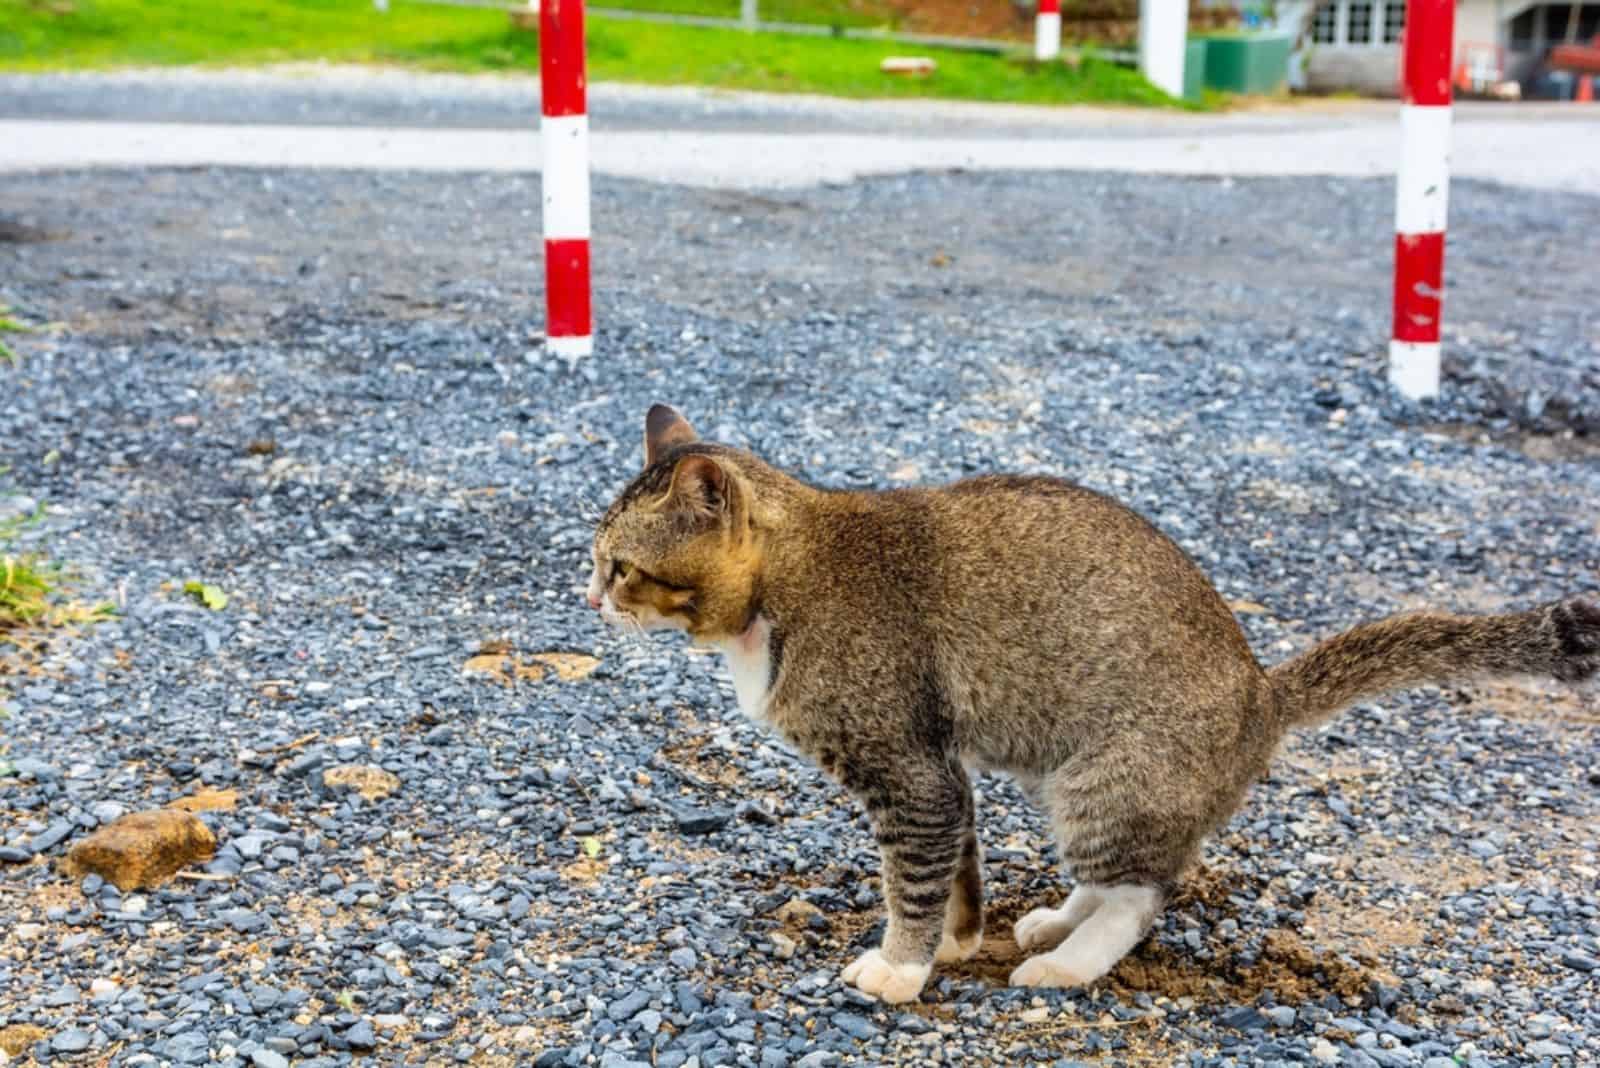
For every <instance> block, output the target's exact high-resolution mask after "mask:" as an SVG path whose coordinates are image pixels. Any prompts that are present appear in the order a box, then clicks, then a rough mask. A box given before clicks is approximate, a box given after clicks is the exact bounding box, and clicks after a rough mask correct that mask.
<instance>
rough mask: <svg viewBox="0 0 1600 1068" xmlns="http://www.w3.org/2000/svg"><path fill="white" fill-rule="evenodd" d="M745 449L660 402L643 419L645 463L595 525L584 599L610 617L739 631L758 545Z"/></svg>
mask: <svg viewBox="0 0 1600 1068" xmlns="http://www.w3.org/2000/svg"><path fill="white" fill-rule="evenodd" d="M741 456H743V454H742V453H739V452H738V451H736V450H734V449H730V448H727V447H726V446H722V445H713V444H711V443H709V442H701V441H700V440H699V438H698V437H697V436H696V435H695V432H694V428H693V427H691V426H690V425H689V423H688V421H687V420H685V419H684V418H683V416H681V415H679V414H678V413H677V412H676V411H674V410H673V409H672V408H669V407H667V406H666V405H664V404H657V405H654V406H653V407H651V409H650V412H649V414H648V415H646V416H645V422H644V470H643V471H641V472H640V473H639V475H638V476H637V477H636V478H634V480H633V481H632V482H631V483H629V484H628V486H627V488H626V489H624V490H623V491H622V493H621V494H619V495H618V497H617V499H616V500H615V501H613V502H612V504H611V507H610V508H608V509H607V510H606V514H605V516H604V518H602V519H601V520H600V525H599V527H597V528H596V530H595V535H594V545H593V547H592V550H591V553H592V557H593V564H594V571H593V573H592V574H591V575H590V577H589V590H588V600H589V605H590V607H592V608H596V609H598V610H599V611H600V613H601V615H602V616H603V617H604V618H605V619H606V621H607V622H608V623H613V624H617V625H621V626H629V627H634V628H637V629H639V630H655V629H660V628H674V629H678V630H687V631H689V632H690V633H692V634H695V635H696V636H698V637H702V638H707V639H717V638H724V637H732V636H734V635H737V634H738V633H739V632H740V631H741V630H742V629H743V628H744V627H745V626H746V625H747V624H748V622H749V618H748V616H749V613H750V602H751V598H752V596H753V592H752V591H753V588H754V585H755V579H756V574H757V572H758V571H759V566H760V560H759V557H760V554H759V552H758V551H757V548H756V545H755V539H754V535H753V531H752V530H751V524H750V508H749V493H750V489H749V486H748V485H747V484H746V483H745V481H744V480H743V479H742V478H741V476H740V473H739V470H740V457H741Z"/></svg>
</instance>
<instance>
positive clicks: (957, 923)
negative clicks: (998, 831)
mask: <svg viewBox="0 0 1600 1068" xmlns="http://www.w3.org/2000/svg"><path fill="white" fill-rule="evenodd" d="M981 945H983V847H982V846H981V845H979V844H978V833H977V831H976V829H974V828H973V827H970V826H969V827H968V828H967V834H966V837H965V838H964V839H962V842H961V860H960V863H959V865H958V867H957V868H956V881H955V885H954V886H953V887H952V888H951V891H950V902H949V904H948V905H946V906H945V911H944V937H943V938H942V939H940V941H939V949H938V951H937V952H936V953H934V955H933V959H934V960H936V961H940V962H941V963H947V962H950V961H961V960H967V959H968V958H970V957H971V956H972V955H973V954H974V953H976V952H978V947H979V946H981Z"/></svg>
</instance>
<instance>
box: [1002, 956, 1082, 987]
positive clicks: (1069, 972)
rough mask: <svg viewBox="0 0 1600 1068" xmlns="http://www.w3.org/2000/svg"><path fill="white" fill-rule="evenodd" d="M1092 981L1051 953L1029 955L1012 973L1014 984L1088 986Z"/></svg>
mask: <svg viewBox="0 0 1600 1068" xmlns="http://www.w3.org/2000/svg"><path fill="white" fill-rule="evenodd" d="M1090 981H1092V980H1085V979H1084V978H1083V977H1082V976H1080V975H1079V974H1078V973H1077V970H1076V969H1074V968H1072V967H1071V966H1070V965H1068V964H1065V963H1063V962H1062V961H1060V960H1058V959H1056V958H1055V956H1054V954H1051V953H1042V954H1040V955H1039V956H1037V957H1029V958H1028V959H1027V960H1025V961H1023V962H1022V963H1021V964H1019V965H1017V970H1016V971H1014V972H1012V973H1011V985H1012V986H1049V987H1071V986H1088V985H1089V982H1090Z"/></svg>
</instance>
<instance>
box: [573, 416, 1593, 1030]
mask: <svg viewBox="0 0 1600 1068" xmlns="http://www.w3.org/2000/svg"><path fill="white" fill-rule="evenodd" d="M644 455H645V467H644V470H643V472H641V473H640V474H639V475H638V476H637V477H636V478H634V480H633V481H632V483H631V484H630V485H628V487H627V488H626V489H625V490H623V492H622V494H621V496H619V497H618V498H617V499H616V501H615V502H614V503H613V504H612V505H611V507H610V508H609V510H608V511H607V512H606V514H605V516H604V518H603V519H602V520H601V522H600V524H599V527H598V529H597V530H596V532H595V538H594V546H593V557H594V573H593V576H592V578H591V580H590V583H589V589H588V601H589V604H590V606H591V607H593V608H596V609H598V610H599V611H600V612H601V613H602V614H603V615H604V617H605V618H606V619H607V620H608V621H609V622H612V623H616V624H621V625H625V626H629V627H632V628H635V629H639V630H649V629H654V628H675V629H678V630H683V631H687V632H688V633H689V635H690V636H691V637H692V639H693V640H694V641H695V642H696V643H699V644H704V645H708V646H712V647H715V648H717V649H720V650H721V651H722V652H723V653H724V654H726V656H727V660H728V665H729V667H730V669H731V671H732V674H733V683H734V689H735V691H736V693H737V695H738V700H739V705H740V707H741V708H742V709H743V710H744V711H745V712H746V713H747V714H748V715H750V716H751V717H752V718H754V719H756V720H759V721H761V722H763V723H765V724H768V725H770V727H771V728H772V729H774V730H776V731H777V732H778V733H779V734H781V735H782V736H783V737H784V738H785V739H787V741H788V742H789V743H790V744H792V745H793V746H794V747H795V748H796V749H798V750H799V751H800V752H802V753H804V754H805V755H806V756H808V757H809V758H810V759H812V760H814V761H815V762H816V763H817V764H818V765H820V766H821V767H822V768H823V769H824V770H825V771H826V772H827V773H828V774H829V775H831V776H833V777H834V778H835V779H837V780H838V781H839V782H840V783H842V784H843V785H844V786H845V788H846V789H848V790H849V791H850V792H851V793H852V794H854V795H855V796H856V797H857V798H858V799H859V800H860V802H861V804H862V805H864V806H865V808H866V810H867V813H868V815H869V816H870V817H871V821H872V825H873V829H874V832H875V834H876V837H877V842H878V847H879V849H880V852H881V856H882V871H883V895H884V899H885V901H886V903H887V906H888V914H889V915H888V924H887V926H886V928H885V932H884V936H883V942H882V944H881V945H880V946H879V947H878V948H876V949H873V950H871V951H869V952H867V953H866V954H864V955H863V956H861V957H860V958H859V959H857V960H856V961H855V962H853V963H852V964H850V965H849V966H848V967H847V968H845V970H844V979H845V981H847V982H850V983H853V984H855V985H856V986H857V987H859V988H860V989H861V990H863V991H865V992H867V993H868V994H873V995H876V996H878V997H880V998H882V999H883V1000H885V1001H890V1002H900V1001H906V1000H908V999H911V998H915V997H916V996H917V995H918V993H919V992H920V991H921V990H922V987H923V984H924V983H925V982H926V981H927V978H928V974H929V972H930V970H931V969H932V966H933V964H934V962H935V961H953V960H962V959H965V958H967V957H970V956H971V955H972V954H973V953H975V952H976V951H977V949H978V945H979V942H980V940H981V939H982V935H983V900H982V865H981V859H980V853H979V846H978V836H977V833H976V831H975V829H974V825H973V804H972V790H971V786H970V783H969V780H968V775H969V773H970V772H972V771H975V770H994V771H1002V772H1006V773H1009V774H1010V775H1012V776H1014V777H1015V778H1016V780H1017V781H1018V782H1019V783H1020V784H1021V785H1022V787H1023V789H1024V790H1025V792H1026V793H1027V794H1028V795H1029V796H1030V797H1031V798H1032V799H1033V800H1034V801H1035V802H1036V803H1037V804H1038V805H1039V806H1040V807H1041V808H1042V809H1043V811H1044V812H1045V813H1046V814H1047V815H1048V816H1049V818H1050V821H1051V823H1052V824H1053V827H1054V830H1055V834H1056V837H1057V839H1058V841H1059V843H1060V852H1061V857H1062V859H1063V860H1064V861H1065V862H1066V865H1067V867H1068V868H1069V869H1070V871H1071V874H1072V876H1073V877H1074V879H1075V880H1076V885H1075V887H1074V889H1073V890H1072V893H1071V894H1070V895H1069V896H1068V897H1067V899H1066V901H1065V903H1064V904H1062V905H1061V907H1059V908H1040V909H1035V910H1033V911H1032V912H1030V913H1028V914H1027V915H1026V916H1024V917H1022V919H1020V920H1019V921H1018V922H1017V924H1016V927H1015V935H1016V941H1017V944H1018V946H1020V947H1021V948H1022V949H1023V950H1024V951H1026V952H1030V953H1033V954H1034V955H1033V956H1030V957H1029V958H1028V959H1027V960H1025V961H1024V962H1023V963H1022V964H1021V965H1019V966H1018V967H1017V969H1016V970H1015V971H1014V972H1013V973H1012V975H1011V982H1012V983H1013V984H1014V985H1018V986H1079V985H1083V984H1088V983H1092V982H1094V981H1095V980H1097V979H1099V978H1100V977H1101V976H1103V975H1105V974H1106V973H1107V972H1108V971H1109V970H1110V969H1111V968H1112V967H1113V966H1114V965H1115V964H1116V963H1117V961H1118V960H1120V959H1121V958H1122V957H1123V955H1124V954H1126V953H1127V952H1128V951H1129V950H1130V949H1132V948H1133V947H1134V946H1135V944H1137V943H1138V942H1139V940H1140V939H1141V938H1143V937H1144V935H1145V933H1146V932H1147V931H1148V929H1149V928H1150V926H1151V924H1152V922H1153V921H1154V920H1155V918H1156V915H1157V914H1158V912H1159V910H1160V909H1161V908H1162V905H1163V903H1164V902H1165V901H1166V899H1167V898H1168V896H1169V895H1170V894H1171V893H1172V891H1173V889H1174V886H1175V885H1176V883H1177V881H1178V879H1179V877H1180V876H1181V875H1182V873H1183V871H1184V869H1185V867H1186V866H1187V865H1188V864H1189V863H1190V862H1191V861H1192V860H1193V859H1194V857H1195V855H1196V852H1197V851H1198V849H1199V847H1200V844H1201V841H1202V839H1204V838H1205V836H1206V835H1207V834H1209V833H1210V832H1211V831H1213V830H1215V829H1216V828H1217V827H1218V826H1220V825H1221V824H1222V823H1223V822H1225V821H1226V820H1227V819H1228V817H1229V815H1230V814H1231V813H1232V812H1233V811H1234V810H1235V809H1236V808H1237V807H1238V805H1239V803H1240V800H1241V799H1242V797H1243V795H1244V792H1245V790H1246V788H1247V787H1248V786H1249V784H1250V782H1251V781H1252V780H1253V779H1255V778H1256V777H1258V776H1260V775H1261V774H1262V773H1263V772H1264V771H1265V770H1266V768H1267V764H1268V761H1269V760H1271V758H1272V756H1273V753H1274V751H1275V749H1276V748H1277V746H1278V743H1279V741H1280V740H1281V739H1282V737H1283V735H1284V732H1285V730H1287V729H1288V728H1290V727H1295V726H1303V725H1307V724H1314V723H1318V722H1321V721H1322V720H1325V719H1327V718H1328V717H1330V716H1332V715H1333V714H1334V713H1336V712H1338V711H1339V710H1340V709H1342V708H1344V707H1345V706H1347V705H1349V704H1350V703H1352V702H1354V701H1358V700H1361V699H1363V698H1368V697H1373V696H1376V695H1378V694H1382V693H1384V692H1385V691H1388V690H1393V689H1397V688H1400V687H1407V686H1416V685H1420V684H1424V683H1442V682H1446V681H1449V680H1458V679H1464V678H1468V677H1473V676H1497V675H1512V674H1529V675H1547V676H1554V677H1556V678H1558V679H1564V680H1568V681H1573V682H1576V681H1579V680H1582V679H1585V678H1588V677H1589V676H1591V675H1592V674H1593V673H1594V672H1595V671H1596V669H1597V668H1600V605H1597V604H1596V603H1595V602H1593V601H1589V600H1583V599H1579V598H1573V599H1569V600H1564V601H1559V602H1556V603H1553V604H1548V605H1545V606H1543V607H1540V608H1535V609H1532V610H1529V611H1525V612H1515V613H1510V614H1505V615H1490V616H1458V615H1447V614H1444V613H1438V612H1418V613H1412V614H1407V615H1399V616H1392V617H1390V618H1387V619H1384V620H1381V621H1379V622H1376V623H1367V624H1364V625H1362V626H1358V627H1356V628H1354V629H1353V630H1350V631H1347V632H1345V633H1343V634H1341V635H1339V636H1337V637H1335V638H1332V639H1330V640H1328V641H1325V642H1323V643H1322V644H1321V645H1318V646H1316V647H1315V648H1313V649H1311V650H1310V651H1309V652H1307V653H1305V654H1304V655H1302V656H1299V657H1296V658H1295V659H1293V660H1290V661H1289V662H1287V663H1285V664H1279V665H1277V666H1276V667H1273V668H1270V669H1267V670H1263V669H1262V668H1261V666H1260V665H1259V664H1257V663H1256V660H1255V657H1254V656H1252V655H1251V652H1250V648H1249V646H1248V645H1247V644H1246V642H1245V638H1244V634H1243V632H1242V631H1241V630H1240V628H1239V625H1238V623H1237V621H1236V620H1235V619H1234V617H1233V614H1232V613H1231V612H1230V611H1229V609H1228V606H1227V605H1226V604H1225V603H1224V602H1223V600H1222V598H1221V597H1220V596H1219V595H1218V594H1217V592H1216V590H1215V589H1214V588H1213V587H1212V586H1211V584H1210V583H1209V582H1208V581H1207V580H1206V578H1205V576H1204V575H1202V574H1201V573H1200V571H1199V569H1198V568H1197V567H1196V566H1195V565H1194V564H1193V563H1192V562H1191V561H1190V560H1189V559H1188V557H1186V556H1185V555H1184V553H1183V551H1182V550H1180V549H1179V548H1178V546H1177V545H1175V544H1174V543H1173V542H1172V541H1171V540H1170V539H1168V538H1167V537H1166V536H1165V535H1163V534H1161V533H1160V532H1159V531H1157V530H1156V529H1155V528H1154V527H1152V526H1151V525H1150V524H1149V523H1147V522H1146V521H1145V520H1144V519H1142V518H1140V517H1139V516H1138V515H1136V514H1135V513H1134V512H1132V511H1130V510H1128V509H1127V508H1124V507H1123V506H1121V505H1119V504H1117V503H1116V502H1114V501H1112V500H1110V499H1108V498H1106V497H1103V496H1101V495H1100V494H1098V493H1095V492H1092V491H1090V490H1087V489H1084V488H1082V487H1080V486H1076V485H1073V484H1072V483H1069V482H1065V481H1062V480H1059V479H1055V478H1046V477H1020V476H1010V475H993V476H984V477H979V478H972V479H968V480H966V481H964V482H958V483H956V484H954V485H951V486H946V487H943V488H938V489H899V490H893V491H888V492H877V493H868V492H843V491H835V490H824V489H818V488H816V487H814V486H810V485H807V484H805V483H803V482H800V481H798V480H796V479H794V478H792V477H790V476H788V475H786V474H783V473H782V472H780V471H777V470H775V469H774V468H772V467H770V466H768V465H767V464H765V463H763V462H762V461H761V460H759V459H757V458H756V457H755V456H752V455H751V454H750V453H748V452H745V451H742V450H739V449H734V448H729V447H726V446H722V445H714V444H710V443H704V442H700V441H698V440H697V439H696V436H695V433H694V431H693V430H692V429H691V428H690V426H689V424H688V423H687V422H685V421H684V419H683V417H682V416H680V415H679V414H678V413H677V412H676V411H674V410H673V409H671V408H668V407H666V406H664V405H656V406H655V407H653V408H651V409H650V412H649V415H648V416H647V417H646V420H645V449H644Z"/></svg>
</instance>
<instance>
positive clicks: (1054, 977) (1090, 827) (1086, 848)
mask: <svg viewBox="0 0 1600 1068" xmlns="http://www.w3.org/2000/svg"><path fill="white" fill-rule="evenodd" d="M1130 752H1131V753H1134V754H1138V757H1136V758H1133V759H1130V758H1129V757H1128V756H1127V754H1128V753H1130ZM1139 758H1144V759H1139ZM1152 758H1153V759H1152ZM1174 763H1176V762H1175V761H1173V760H1172V759H1171V754H1169V753H1165V752H1161V751H1159V746H1151V745H1150V744H1148V743H1145V742H1140V743H1139V744H1133V743H1128V742H1126V741H1125V740H1124V742H1123V744H1117V745H1107V746H1106V747H1105V748H1104V749H1102V750H1099V751H1089V750H1080V751H1079V752H1078V753H1077V754H1075V755H1074V757H1073V758H1072V759H1071V760H1069V761H1068V762H1067V763H1066V764H1065V765H1063V766H1062V767H1061V768H1059V769H1057V770H1056V771H1055V772H1053V773H1052V774H1050V775H1049V776H1047V777H1046V779H1045V781H1044V783H1043V784H1042V790H1041V800H1042V801H1043V803H1044V806H1045V810H1046V812H1047V813H1048V814H1049V816H1050V819H1051V822H1052V824H1054V827H1055V832H1056V839H1057V841H1058V843H1059V845H1060V850H1061V859H1062V862H1063V863H1064V864H1065V865H1066V867H1067V869H1068V870H1069V871H1070V872H1071V874H1072V876H1073V877H1074V878H1075V879H1077V880H1078V885H1077V887H1076V888H1075V889H1074V890H1073V892H1072V895H1071V896H1070V897H1068V898H1067V902H1066V904H1065V905H1063V906H1062V907H1061V908H1059V909H1040V910H1035V911H1034V912H1031V913H1029V914H1028V915H1026V916H1024V917H1023V918H1022V919H1021V920H1020V921H1019V922H1018V923H1017V927H1016V931H1015V933H1016V937H1017V945H1018V946H1019V947H1021V948H1022V949H1023V950H1024V951H1038V950H1041V949H1047V948H1049V947H1052V946H1053V947H1054V948H1049V951H1048V952H1043V953H1038V955H1037V956H1034V957H1030V958H1029V959H1028V960H1026V961H1024V962H1023V963H1022V964H1021V965H1019V966H1018V967H1017V969H1016V970H1015V971H1014V972H1012V974H1011V982H1012V983H1013V984H1014V985H1017V986H1082V985H1085V984H1088V983H1093V982H1094V981H1096V980H1097V979H1099V978H1101V977H1102V976H1104V975H1105V974H1106V973H1107V972H1109V971H1110V970H1111V969H1112V968H1114V967H1116V965H1117V962H1118V961H1120V960H1121V959H1122V958H1123V957H1124V956H1126V955H1127V954H1128V952H1129V951H1130V950H1131V949H1133V947H1134V946H1136V945H1138V944H1139V942H1140V940H1142V939H1143V938H1144V936H1145V934H1146V933H1147V932H1148V931H1149V930H1150V926H1151V924H1152V923H1154V922H1155V919H1156V916H1157V915H1158V914H1159V913H1160V911H1161V907H1162V905H1163V904H1165V902H1166V899H1167V895H1168V892H1169V891H1170V890H1171V888H1172V887H1173V886H1174V885H1175V884H1176V882H1177V877H1178V875H1179V874H1180V873H1181V872H1182V871H1183V868H1184V866H1185V865H1186V864H1187V863H1188V860H1189V858H1190V857H1191V856H1193V854H1194V850H1195V849H1196V848H1197V847H1198V845H1199V842H1200V839H1201V837H1202V836H1203V833H1204V824H1203V823H1202V822H1201V821H1200V820H1197V819H1196V818H1195V816H1194V811H1195V808H1196V807H1198V806H1190V805H1186V804H1181V803H1173V801H1172V799H1171V798H1170V797H1169V796H1167V795H1166V794H1164V793H1163V792H1162V791H1160V790H1156V789H1153V788H1151V786H1150V783H1151V781H1152V780H1153V778H1154V777H1155V772H1156V771H1158V770H1159V769H1160V768H1162V767H1170V766H1172V765H1173V764H1174ZM1168 793H1170V791H1168ZM1179 800H1180V801H1181V800H1185V799H1179Z"/></svg>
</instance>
